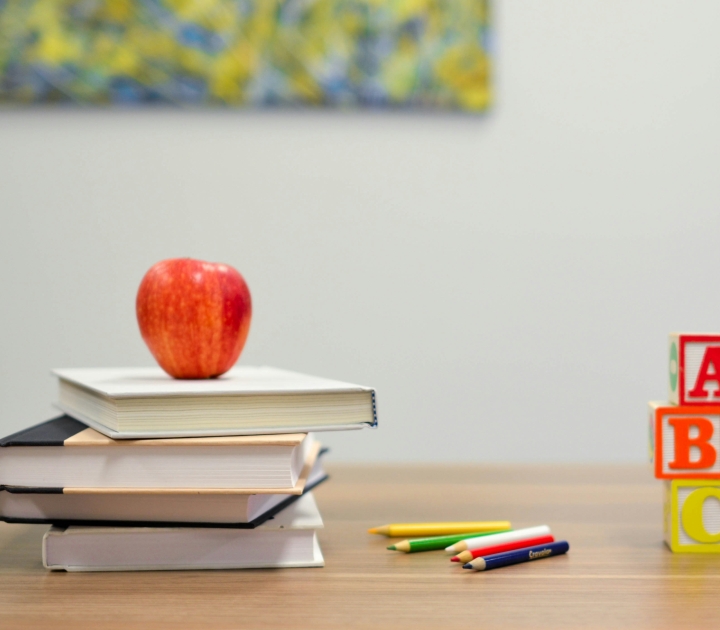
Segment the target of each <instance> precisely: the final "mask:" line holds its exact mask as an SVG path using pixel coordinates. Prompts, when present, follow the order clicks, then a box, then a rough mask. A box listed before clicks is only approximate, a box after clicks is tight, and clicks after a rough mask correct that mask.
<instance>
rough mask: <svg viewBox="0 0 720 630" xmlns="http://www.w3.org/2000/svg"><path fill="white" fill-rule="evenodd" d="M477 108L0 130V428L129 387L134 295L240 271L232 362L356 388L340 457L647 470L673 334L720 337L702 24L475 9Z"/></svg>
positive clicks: (203, 115)
mask: <svg viewBox="0 0 720 630" xmlns="http://www.w3.org/2000/svg"><path fill="white" fill-rule="evenodd" d="M496 22H497V31H496V35H497V44H498V51H497V52H498V54H497V64H496V76H497V105H496V108H495V109H494V111H493V112H492V113H491V114H490V115H489V116H487V117H485V118H476V117H472V116H464V115H451V114H442V113H440V114H430V113H416V114H408V113H335V112H317V113H316V112H287V111H286V112H265V113H261V112H224V111H211V112H182V111H168V110H162V111H93V110H87V111H78V110H64V111H62V110H34V111H2V112H0V213H1V214H0V218H1V224H0V256H2V264H1V265H0V289H1V291H2V299H1V301H0V353H1V359H0V432H2V433H9V432H11V431H15V430H18V429H20V428H23V427H24V426H27V425H29V424H31V423H36V422H39V421H41V420H43V419H45V418H47V417H50V414H51V413H52V411H51V408H50V403H51V401H52V399H53V397H54V391H55V389H54V388H55V385H54V383H53V381H52V379H51V378H50V377H49V375H48V374H49V370H50V368H52V367H68V366H101V365H150V364H152V358H151V356H150V354H149V353H148V352H147V350H146V349H145V347H144V345H143V342H142V340H141V338H140V335H139V333H138V332H137V327H136V323H135V315H134V297H135V291H136V289H137V285H138V283H139V281H140V279H141V277H142V275H143V273H144V272H145V271H146V269H147V268H148V267H150V265H151V264H153V263H154V262H155V261H157V260H159V259H162V258H166V257H175V256H192V257H197V258H204V259H208V260H217V261H223V262H227V263H230V264H232V265H234V266H236V267H237V268H238V269H239V270H240V271H241V272H242V273H243V274H244V275H245V277H246V278H247V280H248V283H249V284H250V287H251V290H252V293H253V299H254V307H255V315H254V321H253V325H252V329H251V332H250V337H249V341H248V345H247V346H246V351H245V353H244V355H243V357H242V359H241V361H242V362H244V363H265V364H272V365H278V366H283V367H287V368H291V369H295V370H301V371H307V372H309V373H317V374H319V375H325V376H329V377H335V378H339V379H345V380H350V381H357V382H361V383H366V384H371V385H374V386H376V387H377V388H378V391H379V411H380V423H381V426H380V429H379V430H378V431H375V432H370V431H365V432H362V433H348V434H344V435H332V436H330V437H328V438H327V442H329V443H330V444H331V445H333V446H334V457H335V458H336V459H345V460H388V461H408V460H427V461H481V462H482V461H578V460H583V461H590V460H592V461H620V460H622V461H631V460H637V461H641V460H643V458H644V457H645V454H646V415H645V402H646V400H648V399H650V398H662V397H663V396H664V395H665V374H666V356H665V354H666V335H667V333H668V332H669V331H670V330H673V329H681V330H718V329H720V247H718V233H720V184H719V182H718V167H719V166H720V164H719V162H720V38H718V37H717V33H718V32H719V31H720V4H719V3H717V2H713V1H711V0H705V1H703V2H700V1H698V2H693V3H691V4H688V3H683V2H680V0H673V1H671V2H670V1H664V2H659V1H658V0H652V1H650V0H645V1H635V2H622V1H620V0H612V1H606V2H594V3H591V2H577V1H575V0H543V1H542V2H533V3H531V2H519V1H517V0H513V1H511V0H508V1H507V2H503V1H502V0H499V1H498V2H496Z"/></svg>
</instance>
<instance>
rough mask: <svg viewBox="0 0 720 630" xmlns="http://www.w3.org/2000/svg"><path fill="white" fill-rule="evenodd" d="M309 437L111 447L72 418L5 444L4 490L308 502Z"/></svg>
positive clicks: (1, 446)
mask: <svg viewBox="0 0 720 630" xmlns="http://www.w3.org/2000/svg"><path fill="white" fill-rule="evenodd" d="M319 451H320V444H319V443H318V442H317V441H315V440H314V439H313V437H312V436H311V435H308V434H305V433H293V434H286V435H280V434H278V435H246V436H232V437H227V436H226V437H210V438H169V439H152V440H112V439H110V438H108V437H107V436H105V435H102V434H101V433H98V432H97V431H95V430H94V429H90V428H88V427H87V426H85V425H84V424H82V423H81V422H78V421H77V420H75V419H74V418H70V417H69V416H61V417H59V418H54V419H53V420H48V421H47V422H44V423H42V424H39V425H37V426H35V427H31V428H29V429H25V430H24V431H20V432H19V433H15V434H13V435H10V436H8V437H6V438H3V439H2V440H0V486H23V487H37V488H56V489H58V491H62V492H63V493H76V494H77V493H98V492H100V491H103V492H106V493H113V492H114V493H129V492H134V493H145V494H158V493H165V494H167V493H177V494H194V493H197V492H198V491H199V490H202V491H203V492H205V493H219V494H233V493H234V494H302V491H303V488H304V486H305V483H306V481H307V477H308V475H309V474H310V471H311V469H312V467H313V464H314V463H315V459H316V458H317V456H318V453H319Z"/></svg>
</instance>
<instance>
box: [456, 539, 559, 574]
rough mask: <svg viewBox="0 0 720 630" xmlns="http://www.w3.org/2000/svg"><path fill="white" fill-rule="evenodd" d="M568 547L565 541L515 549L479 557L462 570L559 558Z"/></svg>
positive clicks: (485, 568) (488, 568) (486, 569)
mask: <svg viewBox="0 0 720 630" xmlns="http://www.w3.org/2000/svg"><path fill="white" fill-rule="evenodd" d="M569 549H570V545H569V544H568V542H567V541H566V540H561V541H560V542H553V543H548V544H547V545H535V546H534V547H527V548H525V549H517V550H516V551H506V552H505V553H496V554H494V555H492V556H480V557H479V558H475V560H473V561H472V562H468V563H467V564H464V565H463V569H473V570H475V571H488V570H490V569H497V568H499V567H507V566H509V565H511V564H520V563H521V562H530V561H531V560H541V559H542V558H549V557H550V556H559V555H561V554H563V553H567V552H568V550H569Z"/></svg>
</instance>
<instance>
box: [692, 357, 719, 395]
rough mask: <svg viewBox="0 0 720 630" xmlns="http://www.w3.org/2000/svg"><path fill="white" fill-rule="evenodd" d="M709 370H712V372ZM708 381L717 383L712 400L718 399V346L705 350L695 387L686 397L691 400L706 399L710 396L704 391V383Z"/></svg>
mask: <svg viewBox="0 0 720 630" xmlns="http://www.w3.org/2000/svg"><path fill="white" fill-rule="evenodd" d="M710 368H712V372H711V371H710ZM708 381H710V382H713V381H714V382H715V383H717V385H718V389H716V390H715V393H714V394H713V398H718V394H720V346H708V347H707V348H705V355H704V356H703V360H702V364H701V365H700V371H699V372H698V377H697V380H696V381H695V387H693V388H692V390H691V391H690V392H688V396H689V397H691V398H707V397H708V396H710V393H709V392H708V391H707V390H706V389H705V383H707V382H708Z"/></svg>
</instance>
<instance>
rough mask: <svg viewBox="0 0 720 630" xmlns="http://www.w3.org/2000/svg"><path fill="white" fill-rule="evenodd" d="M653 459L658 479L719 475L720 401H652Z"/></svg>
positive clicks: (718, 476)
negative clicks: (696, 403) (701, 404)
mask: <svg viewBox="0 0 720 630" xmlns="http://www.w3.org/2000/svg"><path fill="white" fill-rule="evenodd" d="M649 408H650V414H649V416H650V461H652V462H653V464H654V466H655V476H656V477H657V478H658V479H720V457H718V453H720V405H715V406H707V407H702V408H700V407H697V406H685V407H682V406H676V405H670V404H668V403H658V402H651V403H649Z"/></svg>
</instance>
